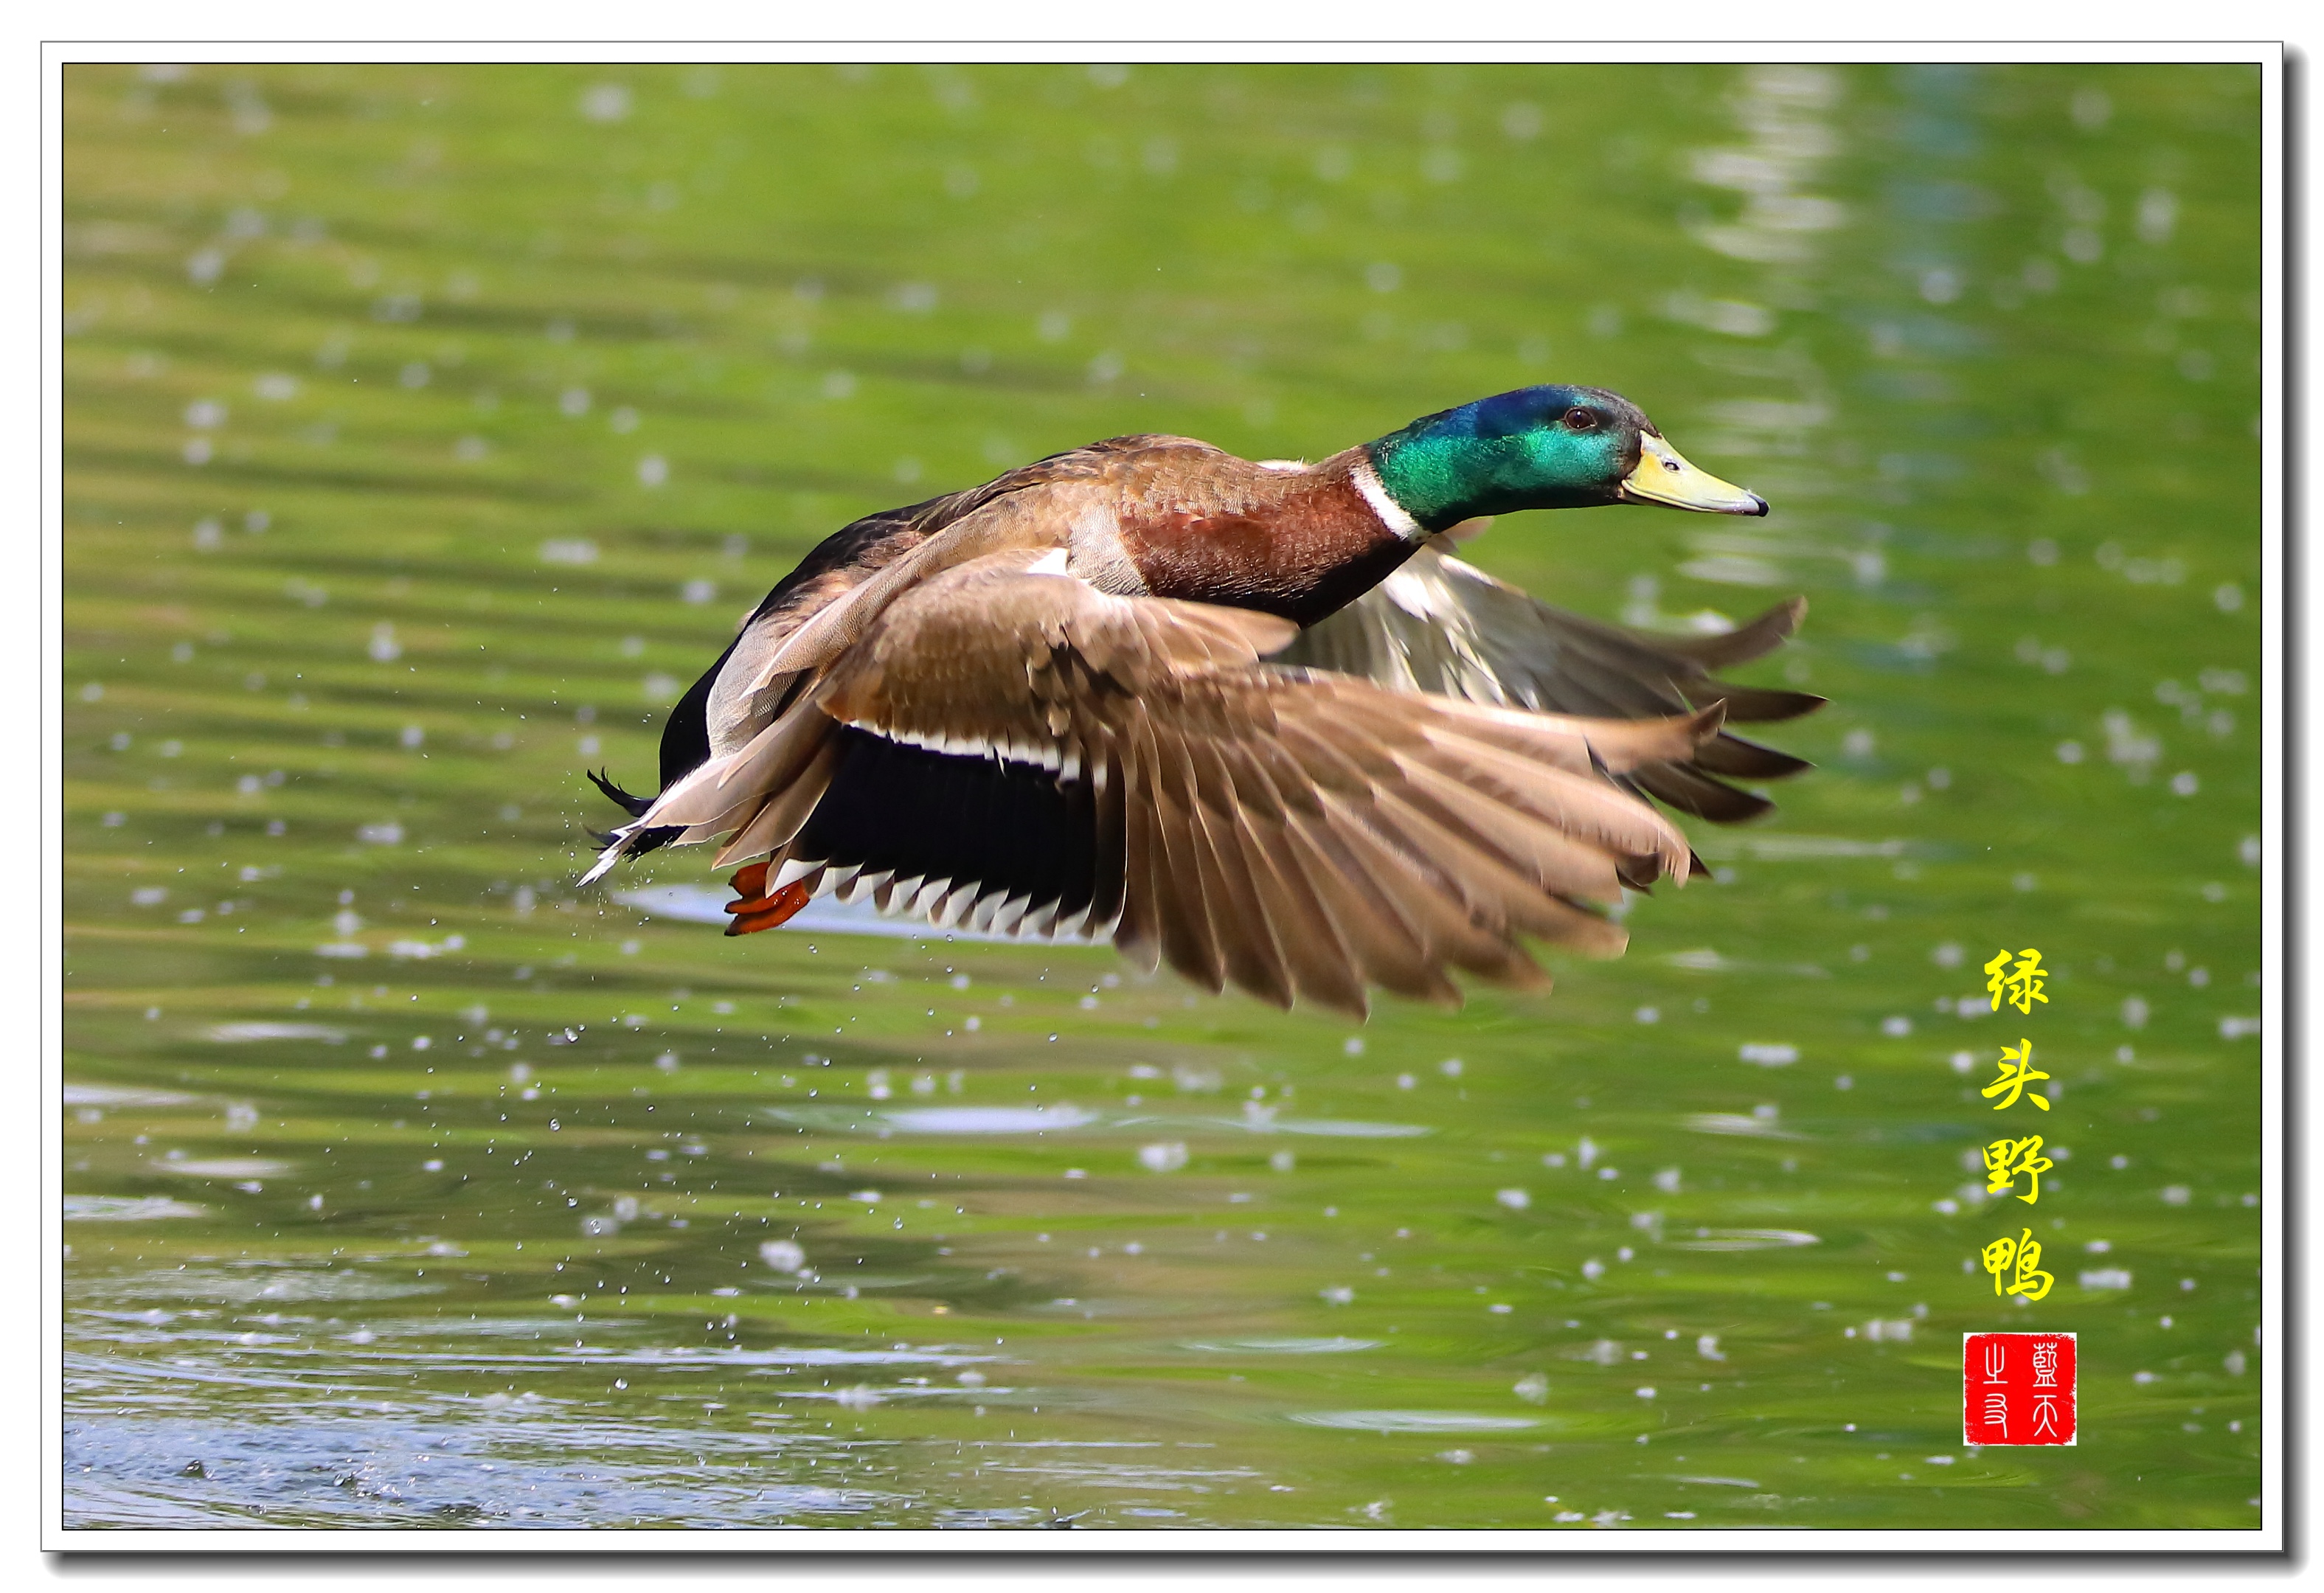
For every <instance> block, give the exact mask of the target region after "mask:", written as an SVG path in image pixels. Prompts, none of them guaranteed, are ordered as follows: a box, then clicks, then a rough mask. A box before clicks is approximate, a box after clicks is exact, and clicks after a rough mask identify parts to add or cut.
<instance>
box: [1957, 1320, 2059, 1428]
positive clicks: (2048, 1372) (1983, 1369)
mask: <svg viewBox="0 0 2324 1593" xmlns="http://www.w3.org/2000/svg"><path fill="white" fill-rule="evenodd" d="M1961 1441H1962V1442H1963V1443H1978V1444H1984V1443H2020V1444H2022V1443H2044V1444H2068V1445H2070V1444H2072V1443H2073V1442H2075V1436H2074V1335H2073V1334H2071V1333H1963V1334H1962V1335H1961Z"/></svg>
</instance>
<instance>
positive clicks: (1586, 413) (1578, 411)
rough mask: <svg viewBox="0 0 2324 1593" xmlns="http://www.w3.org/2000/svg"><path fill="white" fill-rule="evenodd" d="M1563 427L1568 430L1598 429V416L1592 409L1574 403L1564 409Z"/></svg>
mask: <svg viewBox="0 0 2324 1593" xmlns="http://www.w3.org/2000/svg"><path fill="white" fill-rule="evenodd" d="M1565 428H1566V429H1567V430H1568V431H1595V430H1597V429H1598V416H1597V414H1596V412H1595V411H1594V410H1585V409H1583V408H1582V406H1581V405H1579V404H1576V405H1574V406H1573V408H1572V409H1570V410H1566V411H1565Z"/></svg>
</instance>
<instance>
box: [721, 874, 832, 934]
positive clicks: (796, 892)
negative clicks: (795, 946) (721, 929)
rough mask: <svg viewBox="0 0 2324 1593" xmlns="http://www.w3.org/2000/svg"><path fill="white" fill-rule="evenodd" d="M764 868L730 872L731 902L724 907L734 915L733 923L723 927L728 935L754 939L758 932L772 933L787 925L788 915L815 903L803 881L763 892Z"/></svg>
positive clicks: (765, 882) (765, 885)
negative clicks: (764, 930)
mask: <svg viewBox="0 0 2324 1593" xmlns="http://www.w3.org/2000/svg"><path fill="white" fill-rule="evenodd" d="M767 868H768V865H767V864H766V863H764V862H756V863H751V864H749V865H747V866H746V867H743V868H741V869H738V870H735V871H734V877H733V879H730V880H728V881H727V883H728V884H730V885H732V886H733V888H734V895H735V899H734V900H733V901H731V902H728V903H727V904H726V910H727V911H728V912H730V913H732V914H733V915H734V922H733V923H732V924H729V925H726V933H727V934H729V935H756V934H757V933H758V932H759V931H760V930H761V929H772V928H774V927H776V926H777V925H781V924H786V923H788V922H789V921H790V918H791V916H792V915H794V914H795V913H797V912H798V910H799V909H800V908H801V907H805V906H807V903H808V902H810V901H812V900H814V899H815V897H814V892H813V891H811V890H809V889H807V881H806V880H804V879H794V880H792V881H791V882H790V883H789V884H788V885H786V886H784V887H783V888H782V889H780V890H777V891H774V892H772V893H770V892H769V891H768V889H767Z"/></svg>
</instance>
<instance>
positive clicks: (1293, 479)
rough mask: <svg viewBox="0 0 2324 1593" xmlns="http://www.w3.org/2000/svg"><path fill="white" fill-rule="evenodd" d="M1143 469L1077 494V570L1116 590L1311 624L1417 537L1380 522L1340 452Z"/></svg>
mask: <svg viewBox="0 0 2324 1593" xmlns="http://www.w3.org/2000/svg"><path fill="white" fill-rule="evenodd" d="M1231 463H1232V465H1233V466H1235V468H1231V469H1229V468H1220V467H1213V468H1211V469H1208V470H1205V471H1203V472H1202V473H1201V474H1197V475H1194V476H1192V477H1188V476H1186V475H1179V476H1176V477H1175V478H1174V477H1173V476H1172V475H1170V474H1167V473H1161V472H1156V473H1151V474H1145V475H1144V476H1143V477H1142V478H1141V479H1137V480H1132V481H1129V482H1125V483H1121V490H1120V491H1119V492H1117V493H1111V494H1108V495H1107V496H1106V498H1105V499H1104V500H1102V501H1092V502H1084V503H1083V504H1080V505H1077V506H1076V510H1077V512H1076V513H1075V516H1074V520H1073V527H1072V548H1073V565H1074V573H1075V574H1076V575H1079V576H1082V577H1083V578H1084V579H1085V580H1088V581H1089V582H1091V583H1092V584H1093V585H1096V586H1099V587H1101V588H1102V589H1103V590H1106V591H1111V592H1115V593H1119V594H1122V595H1125V596H1129V595H1135V594H1152V595H1154V596H1157V597H1175V598H1182V599H1185V600H1186V601H1189V602H1194V603H1222V604H1225V605H1227V606H1229V607H1232V608H1249V609H1259V610H1261V611H1263V612H1268V613H1272V614H1280V615H1281V616H1283V617H1284V618H1285V619H1286V620H1291V621H1293V622H1296V623H1298V624H1302V625H1309V624H1313V623H1314V622H1316V621H1317V620H1320V619H1322V618H1323V617H1324V616H1325V615H1327V614H1330V613H1333V612H1335V611H1337V610H1338V609H1340V608H1342V607H1344V606H1345V605H1346V604H1348V603H1351V602H1353V601H1354V600H1355V599H1356V598H1357V597H1359V596H1360V595H1362V594H1364V593H1366V592H1368V591H1369V590H1370V589H1371V588H1372V587H1374V586H1376V585H1379V583H1380V582H1381V581H1382V580H1384V579H1386V578H1387V577H1388V575H1389V574H1390V573H1391V572H1392V571H1394V570H1395V569H1396V567H1397V566H1398V565H1400V564H1402V563H1403V562H1404V561H1405V560H1406V558H1409V557H1411V556H1412V553H1413V550H1414V548H1415V547H1416V543H1414V542H1412V541H1411V540H1409V539H1406V538H1405V537H1403V536H1400V535H1398V534H1397V532H1396V531H1395V530H1393V529H1390V528H1389V527H1388V526H1387V525H1385V524H1384V523H1382V521H1381V520H1380V517H1379V514H1378V513H1377V512H1376V511H1374V510H1373V508H1372V506H1371V505H1370V504H1369V502H1366V501H1365V498H1364V496H1363V494H1362V493H1360V492H1359V491H1358V490H1357V488H1356V486H1355V484H1354V483H1353V481H1352V480H1351V478H1350V476H1349V474H1348V470H1347V468H1346V466H1345V465H1344V464H1343V463H1342V461H1339V460H1326V461H1324V463H1323V464H1322V465H1315V466H1313V467H1311V468H1308V469H1305V470H1299V471H1285V470H1280V469H1268V468H1264V467H1261V466H1259V465H1249V464H1246V463H1245V462H1244V461H1242V460H1234V461H1232V462H1231Z"/></svg>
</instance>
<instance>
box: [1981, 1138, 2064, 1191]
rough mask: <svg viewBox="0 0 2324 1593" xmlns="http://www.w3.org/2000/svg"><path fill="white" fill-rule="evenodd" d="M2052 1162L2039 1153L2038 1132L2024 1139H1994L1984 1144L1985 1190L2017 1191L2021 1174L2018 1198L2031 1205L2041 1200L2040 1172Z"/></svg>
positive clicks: (2045, 1170)
mask: <svg viewBox="0 0 2324 1593" xmlns="http://www.w3.org/2000/svg"><path fill="white" fill-rule="evenodd" d="M2052 1165H2054V1164H2052V1162H2051V1160H2050V1158H2049V1157H2047V1156H2043V1154H2042V1137H2041V1136H2040V1135H2039V1134H2033V1135H2029V1136H2027V1137H2025V1138H2024V1139H1997V1140H1995V1141H1994V1142H1993V1143H1992V1144H1991V1145H1988V1146H1986V1147H1985V1192H1986V1193H1987V1194H2017V1178H2018V1174H2024V1176H2025V1181H2026V1183H2025V1192H2024V1194H2022V1195H2017V1198H2018V1199H2019V1200H2021V1201H2024V1202H2025V1203H2026V1204H2027V1205H2029V1206H2031V1205H2034V1204H2036V1203H2038V1202H2040V1201H2041V1199H2042V1174H2044V1173H2047V1172H2048V1171H2049V1170H2050V1169H2051V1167H2052Z"/></svg>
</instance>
